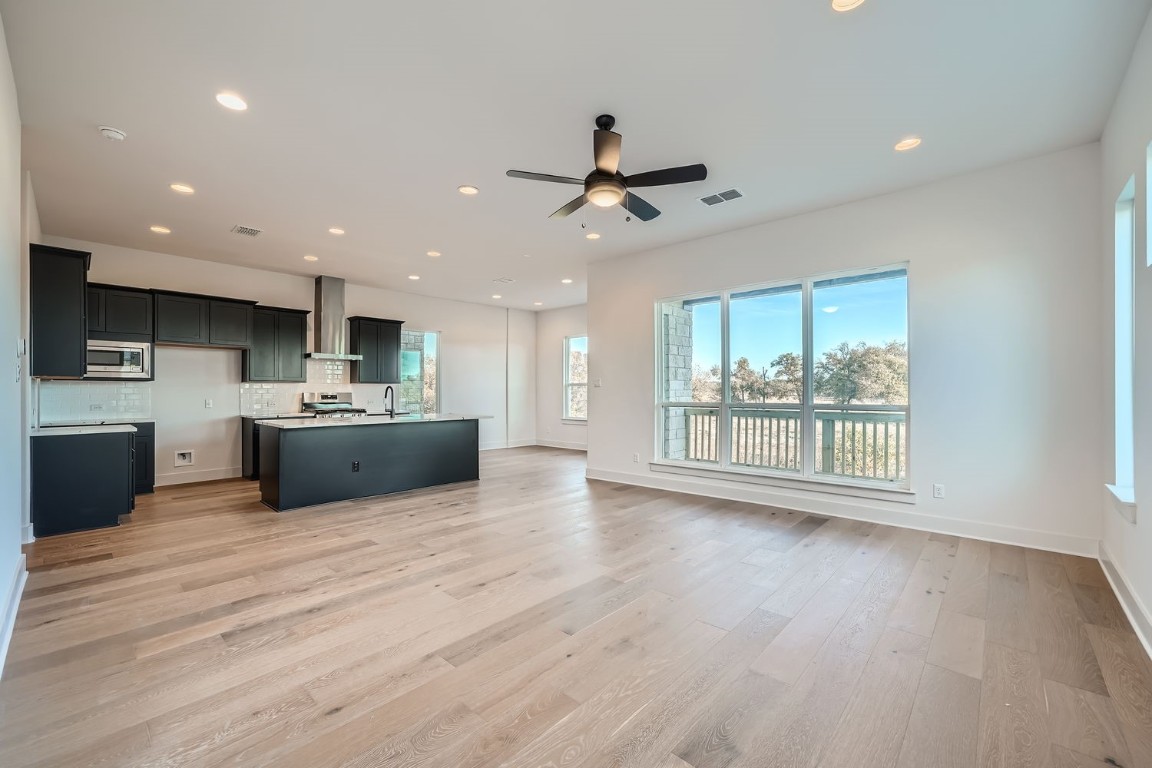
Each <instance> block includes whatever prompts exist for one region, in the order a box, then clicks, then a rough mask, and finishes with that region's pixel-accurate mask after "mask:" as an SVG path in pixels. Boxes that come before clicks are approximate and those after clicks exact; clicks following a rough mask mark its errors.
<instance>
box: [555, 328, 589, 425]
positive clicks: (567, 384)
mask: <svg viewBox="0 0 1152 768" xmlns="http://www.w3.org/2000/svg"><path fill="white" fill-rule="evenodd" d="M576 339H584V343H585V346H587V344H588V334H587V333H584V334H580V335H578V336H565V337H564V359H563V361H562V363H561V364H562V365H563V366H564V374H563V381H564V386H563V388H562V390H561V394H562V396H563V398H564V401H563V402H562V403H561V404H560V420H561V421H562V422H573V423H576V424H587V423H588V417H587V416H573V415H571V414H570V413H569V412H568V408H569V407H570V406H571V404H572V396H571V393H570V391H571V389H572V387H584V392H585V396H584V402H585V404H587V402H588V395H587V392H588V382H587V381H585V382H584V383H580V382H573V381H572V380H571V375H572V368H571V362H572V347H571V345H572V342H573V341H574V340H576ZM584 354H585V355H586V356H587V355H588V354H589V353H588V352H587V351H586V352H585V353H584Z"/></svg>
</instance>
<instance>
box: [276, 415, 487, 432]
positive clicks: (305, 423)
mask: <svg viewBox="0 0 1152 768" xmlns="http://www.w3.org/2000/svg"><path fill="white" fill-rule="evenodd" d="M490 418H492V417H491V416H473V415H468V414H462V413H413V414H411V415H409V416H397V417H396V418H391V417H389V416H359V417H357V418H352V419H268V420H266V421H261V422H260V426H261V427H272V428H274V429H319V428H322V427H366V426H372V425H376V424H426V423H428V422H432V421H472V420H478V419H490Z"/></svg>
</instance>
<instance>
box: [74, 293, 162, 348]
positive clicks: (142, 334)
mask: <svg viewBox="0 0 1152 768" xmlns="http://www.w3.org/2000/svg"><path fill="white" fill-rule="evenodd" d="M152 315H153V309H152V293H151V292H150V291H146V290H141V289H138V288H124V287H121V286H116V285H96V284H92V283H89V285H88V338H90V339H108V340H111V341H152Z"/></svg>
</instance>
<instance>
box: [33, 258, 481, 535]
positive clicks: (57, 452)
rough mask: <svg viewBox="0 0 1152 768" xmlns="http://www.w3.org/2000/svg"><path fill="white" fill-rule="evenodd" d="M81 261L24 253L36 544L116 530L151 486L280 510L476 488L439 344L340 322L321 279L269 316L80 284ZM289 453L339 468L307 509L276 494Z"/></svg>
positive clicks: (355, 319) (133, 288)
mask: <svg viewBox="0 0 1152 768" xmlns="http://www.w3.org/2000/svg"><path fill="white" fill-rule="evenodd" d="M97 257H98V256H97ZM170 258H174V257H170ZM92 261H93V255H92V254H91V253H89V252H85V251H80V250H76V249H68V248H60V247H54V246H47V245H32V246H31V248H30V262H29V264H30V276H31V280H30V309H31V311H30V325H31V329H30V330H31V333H30V336H29V347H30V360H31V371H30V372H31V374H32V376H33V380H32V385H31V388H32V396H33V400H34V403H35V405H34V408H33V409H32V412H33V414H34V419H33V423H32V425H31V429H30V441H31V442H30V448H29V451H30V452H29V455H30V459H31V475H32V477H31V494H30V495H31V500H30V501H31V504H30V506H31V520H30V522H31V528H32V534H33V535H34V536H36V537H39V536H45V535H54V534H57V533H67V532H71V531H77V530H88V529H92V528H100V527H108V526H114V525H117V524H120V523H124V522H129V521H130V520H131V518H130V517H125V515H129V514H130V513H131V510H132V509H133V507H134V504H135V498H136V496H137V495H138V494H147V493H151V492H153V490H154V489H155V488H156V487H157V486H159V485H174V484H179V483H184V482H204V481H212V480H221V479H226V478H231V477H240V476H243V477H246V478H248V479H249V480H252V481H257V482H253V484H252V486H253V494H254V498H259V499H260V500H261V501H263V502H264V504H265V505H266V506H268V507H271V508H272V509H277V510H284V509H290V508H297V507H300V506H310V505H312V504H319V503H326V502H327V501H335V500H340V499H342V498H360V497H362V496H369V495H378V494H381V493H390V492H395V491H397V490H407V489H409V488H414V487H424V486H426V485H435V484H442V483H446V482H459V481H463V480H474V479H476V478H477V477H478V458H477V457H478V450H479V448H480V443H481V439H480V432H481V429H480V427H479V421H480V419H481V418H483V417H479V416H458V415H441V414H439V413H438V411H439V410H440V386H439V385H440V382H439V380H438V370H437V365H438V362H439V359H438V358H439V352H440V350H439V347H440V334H439V333H438V332H434V331H414V330H409V329H407V328H405V326H404V323H403V322H402V321H400V320H397V319H393V318H389V317H376V316H368V315H354V316H351V317H348V316H346V313H345V292H346V287H345V283H344V280H342V279H339V278H334V277H330V276H317V277H316V278H314V279H313V280H312V281H311V282H312V283H313V286H312V287H313V291H312V294H313V295H312V297H311V298H313V301H312V302H300V301H298V302H296V304H297V305H296V306H291V307H289V306H272V305H267V304H265V303H263V302H261V301H257V300H252V299H248V298H243V299H242V298H237V297H235V296H219V295H209V294H200V293H192V292H184V291H173V290H164V289H158V288H154V287H151V286H149V285H147V284H144V283H138V284H134V285H126V284H122V283H115V284H114V283H103V282H95V281H90V280H89V279H88V275H89V271H90V270H91V268H92ZM222 269H224V270H227V269H229V268H228V267H223V266H222ZM299 293H300V292H299V291H297V295H299ZM258 295H259V294H258ZM308 303H311V304H312V307H311V308H309V307H308ZM380 314H384V313H380ZM310 342H311V343H310ZM489 421H490V418H489ZM320 425H325V426H326V427H328V428H327V429H323V430H313V429H310V428H307V427H311V426H320ZM354 425H355V428H354V429H353V428H352V427H353V426H354ZM381 425H388V426H389V427H390V428H389V429H387V430H383V429H379V428H378V427H379V426H381ZM333 427H338V428H336V429H333ZM313 435H322V437H313ZM273 436H274V437H275V439H273ZM430 438H431V439H430ZM281 441H283V450H280V448H281ZM264 443H269V445H268V446H264V445H263V444H264ZM272 443H275V445H272ZM312 443H316V445H321V444H322V445H324V446H325V447H324V448H323V449H322V454H323V455H322V456H320V455H313V454H314V453H315V450H316V449H315V446H313V445H312ZM378 444H379V445H385V444H386V445H388V446H391V447H389V448H386V449H380V450H377V448H379V445H378ZM342 445H346V446H347V447H348V451H351V452H350V453H349V452H348V451H344V452H341V451H339V450H334V447H336V448H338V447H340V446H342ZM262 447H263V451H262V450H261V448H262ZM301 451H304V454H303V455H304V457H305V458H303V459H302V461H303V462H304V463H305V465H308V464H311V465H313V466H315V465H316V464H317V463H318V462H320V461H321V458H325V459H332V457H334V456H336V455H340V456H342V459H341V460H340V462H339V464H338V466H337V465H333V467H332V468H330V469H329V470H328V474H327V476H328V477H329V478H330V479H331V480H332V482H329V483H328V487H326V488H325V489H323V491H322V492H318V491H317V489H316V488H313V489H311V491H309V493H307V494H305V496H306V499H305V500H306V502H307V503H302V502H300V499H301V498H305V496H301V495H300V494H299V493H298V491H299V489H297V488H293V487H288V485H290V484H286V480H287V479H289V478H294V477H301V476H302V475H301V474H300V472H299V471H294V472H287V473H285V472H281V471H280V461H281V460H282V461H283V462H284V463H285V466H288V465H290V464H291V462H293V461H299V460H301V459H299V457H300V456H301V455H302V454H301ZM261 456H263V457H265V458H264V460H263V461H261V458H260V457H261ZM269 457H270V458H269ZM414 458H419V463H417V464H413V463H412V460H413V459H414ZM344 465H347V466H344ZM424 465H432V469H428V468H427V467H425V466H424ZM445 468H447V469H445ZM313 474H314V473H313ZM262 475H268V476H270V477H277V478H280V479H279V480H277V481H275V482H273V481H267V482H266V481H265V480H263V479H262ZM63 478H67V480H68V481H67V482H61V480H62V479H63ZM313 485H315V483H313ZM281 486H284V487H281ZM289 505H290V506H289Z"/></svg>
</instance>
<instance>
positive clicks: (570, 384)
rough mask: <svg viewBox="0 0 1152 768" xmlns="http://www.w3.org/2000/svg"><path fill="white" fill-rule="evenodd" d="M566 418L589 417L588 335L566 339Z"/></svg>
mask: <svg viewBox="0 0 1152 768" xmlns="http://www.w3.org/2000/svg"><path fill="white" fill-rule="evenodd" d="M564 418H566V419H575V420H581V421H583V420H585V419H587V418H588V337H587V336H569V337H568V338H566V339H564Z"/></svg>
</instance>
